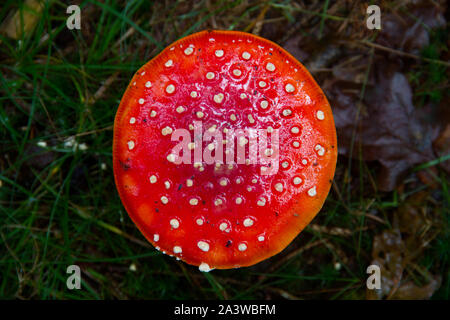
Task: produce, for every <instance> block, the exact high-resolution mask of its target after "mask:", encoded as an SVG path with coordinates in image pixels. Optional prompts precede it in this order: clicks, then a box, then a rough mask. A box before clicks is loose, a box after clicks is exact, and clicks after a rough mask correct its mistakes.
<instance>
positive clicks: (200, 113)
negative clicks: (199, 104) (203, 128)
mask: <svg viewBox="0 0 450 320" xmlns="http://www.w3.org/2000/svg"><path fill="white" fill-rule="evenodd" d="M204 115H205V114H204V113H203V112H202V111H197V113H196V116H197V118H199V119H201V118H203V117H204Z"/></svg>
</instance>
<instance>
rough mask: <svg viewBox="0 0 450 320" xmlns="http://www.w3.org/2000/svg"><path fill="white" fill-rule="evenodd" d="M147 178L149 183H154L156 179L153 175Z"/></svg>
mask: <svg viewBox="0 0 450 320" xmlns="http://www.w3.org/2000/svg"><path fill="white" fill-rule="evenodd" d="M149 180H150V183H156V181H157V179H156V176H155V175H152V176H151V177H150V179H149Z"/></svg>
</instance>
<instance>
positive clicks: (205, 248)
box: [197, 241, 209, 252]
mask: <svg viewBox="0 0 450 320" xmlns="http://www.w3.org/2000/svg"><path fill="white" fill-rule="evenodd" d="M197 246H198V247H199V248H200V250H202V251H204V252H208V251H209V243H208V242H205V241H199V242H197Z"/></svg>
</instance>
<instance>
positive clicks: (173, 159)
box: [167, 153, 176, 162]
mask: <svg viewBox="0 0 450 320" xmlns="http://www.w3.org/2000/svg"><path fill="white" fill-rule="evenodd" d="M175 160H176V156H175V155H174V154H173V153H171V154H169V155H168V156H167V161H169V162H175Z"/></svg>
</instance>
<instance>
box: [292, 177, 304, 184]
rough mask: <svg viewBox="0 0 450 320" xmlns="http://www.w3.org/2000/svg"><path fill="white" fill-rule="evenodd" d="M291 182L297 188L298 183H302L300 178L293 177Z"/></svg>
mask: <svg viewBox="0 0 450 320" xmlns="http://www.w3.org/2000/svg"><path fill="white" fill-rule="evenodd" d="M292 182H293V183H294V185H296V186H298V185H299V184H300V183H302V179H301V178H300V177H294V179H292Z"/></svg>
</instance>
